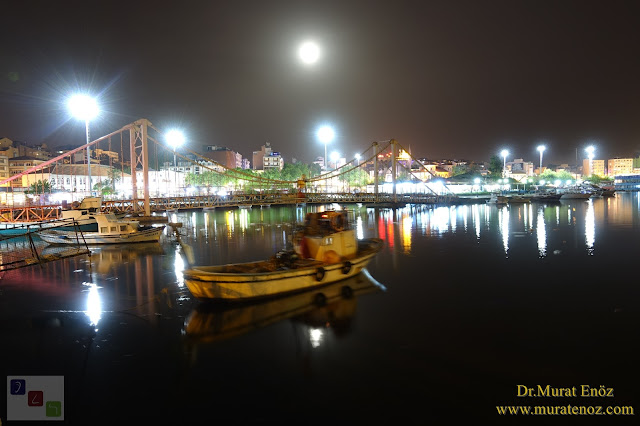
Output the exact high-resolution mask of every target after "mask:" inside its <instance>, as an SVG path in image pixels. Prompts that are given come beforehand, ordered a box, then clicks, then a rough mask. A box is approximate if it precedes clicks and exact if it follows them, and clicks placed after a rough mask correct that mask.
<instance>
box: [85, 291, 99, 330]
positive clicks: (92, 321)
mask: <svg viewBox="0 0 640 426" xmlns="http://www.w3.org/2000/svg"><path fill="white" fill-rule="evenodd" d="M85 285H86V286H88V287H89V292H88V296H87V310H86V311H85V314H86V315H87V317H89V325H92V326H94V327H96V329H95V330H96V331H98V328H97V327H98V321H100V318H102V301H101V300H100V294H99V293H98V286H97V285H95V284H92V283H85Z"/></svg>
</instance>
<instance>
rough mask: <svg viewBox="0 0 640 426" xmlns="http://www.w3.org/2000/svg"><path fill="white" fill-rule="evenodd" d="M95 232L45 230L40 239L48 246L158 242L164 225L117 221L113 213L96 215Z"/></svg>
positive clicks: (124, 220) (40, 234)
mask: <svg viewBox="0 0 640 426" xmlns="http://www.w3.org/2000/svg"><path fill="white" fill-rule="evenodd" d="M94 217H95V219H96V221H97V224H98V230H97V231H95V232H82V231H66V230H64V231H63V230H58V229H45V230H43V231H40V232H39V233H38V235H39V236H40V238H41V239H42V240H44V241H46V242H48V243H49V244H128V243H148V242H158V241H159V240H160V236H161V235H162V231H163V230H164V227H165V225H161V226H141V225H140V222H139V221H136V220H129V219H118V218H117V217H116V215H114V214H113V213H99V214H96V215H95V216H94Z"/></svg>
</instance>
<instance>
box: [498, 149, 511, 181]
mask: <svg viewBox="0 0 640 426" xmlns="http://www.w3.org/2000/svg"><path fill="white" fill-rule="evenodd" d="M500 155H502V177H503V178H504V177H507V155H509V151H507V150H506V149H503V150H502V151H501V152H500Z"/></svg>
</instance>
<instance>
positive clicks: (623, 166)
mask: <svg viewBox="0 0 640 426" xmlns="http://www.w3.org/2000/svg"><path fill="white" fill-rule="evenodd" d="M633 160H634V159H633V158H612V159H609V161H608V162H607V163H608V164H607V172H608V175H609V176H611V177H614V176H618V175H628V174H632V173H634V170H633Z"/></svg>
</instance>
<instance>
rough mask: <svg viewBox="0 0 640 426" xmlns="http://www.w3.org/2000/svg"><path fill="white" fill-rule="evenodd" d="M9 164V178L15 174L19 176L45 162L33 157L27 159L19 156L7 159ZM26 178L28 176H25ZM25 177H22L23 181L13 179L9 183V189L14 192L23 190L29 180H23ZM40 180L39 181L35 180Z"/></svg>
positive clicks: (27, 185)
mask: <svg viewBox="0 0 640 426" xmlns="http://www.w3.org/2000/svg"><path fill="white" fill-rule="evenodd" d="M8 162H9V176H10V177H11V176H15V175H17V174H20V173H22V172H25V171H27V170H29V169H30V168H32V167H34V166H37V165H38V164H42V163H44V162H45V160H43V159H38V158H35V157H29V156H26V155H25V156H20V157H11V158H9V159H8ZM25 176H28V175H25ZM25 176H23V179H14V180H12V181H11V182H10V183H11V187H12V188H13V189H15V190H23V191H24V190H25V189H27V188H28V187H29V185H30V183H28V182H29V180H28V179H27V180H25V179H24V178H25ZM37 180H40V179H37Z"/></svg>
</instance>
